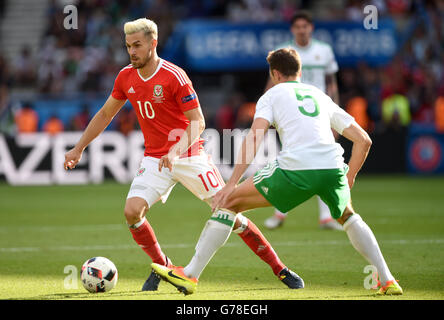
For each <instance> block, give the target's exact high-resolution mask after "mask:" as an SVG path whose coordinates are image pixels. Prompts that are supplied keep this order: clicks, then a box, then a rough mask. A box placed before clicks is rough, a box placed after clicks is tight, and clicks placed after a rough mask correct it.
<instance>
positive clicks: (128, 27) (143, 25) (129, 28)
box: [123, 18, 157, 40]
mask: <svg viewBox="0 0 444 320" xmlns="http://www.w3.org/2000/svg"><path fill="white" fill-rule="evenodd" d="M123 31H124V32H125V34H133V33H136V32H139V31H143V32H144V33H145V36H147V37H148V38H151V39H156V40H157V24H156V23H155V22H154V21H152V20H149V19H147V18H140V19H137V20H134V21H129V22H127V23H125V25H124V26H123Z"/></svg>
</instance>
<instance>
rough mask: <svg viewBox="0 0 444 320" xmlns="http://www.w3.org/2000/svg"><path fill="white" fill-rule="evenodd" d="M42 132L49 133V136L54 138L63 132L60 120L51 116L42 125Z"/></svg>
mask: <svg viewBox="0 0 444 320" xmlns="http://www.w3.org/2000/svg"><path fill="white" fill-rule="evenodd" d="M42 129H43V131H44V132H46V133H49V134H50V135H52V136H54V135H56V134H58V133H60V132H63V130H64V126H63V122H62V120H60V119H59V118H57V116H56V115H52V116H51V117H50V118H49V119H48V121H46V122H45V124H44V125H43V128H42Z"/></svg>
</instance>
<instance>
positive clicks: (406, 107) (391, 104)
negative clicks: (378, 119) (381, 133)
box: [382, 93, 411, 129]
mask: <svg viewBox="0 0 444 320" xmlns="http://www.w3.org/2000/svg"><path fill="white" fill-rule="evenodd" d="M382 120H383V122H384V124H385V125H386V127H391V128H394V129H397V128H400V127H407V126H408V125H409V124H410V120H411V115H410V103H409V100H408V99H407V97H405V96H404V95H402V94H399V93H395V94H392V95H390V96H388V97H387V98H385V99H384V100H383V101H382Z"/></svg>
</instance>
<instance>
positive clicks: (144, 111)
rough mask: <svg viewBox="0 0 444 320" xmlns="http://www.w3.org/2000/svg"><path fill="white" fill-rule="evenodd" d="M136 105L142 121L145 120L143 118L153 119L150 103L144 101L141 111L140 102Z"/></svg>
mask: <svg viewBox="0 0 444 320" xmlns="http://www.w3.org/2000/svg"><path fill="white" fill-rule="evenodd" d="M137 104H138V105H139V111H140V115H141V116H142V118H143V119H145V117H146V118H148V119H153V118H154V116H155V114H154V109H153V105H152V104H151V102H149V101H145V103H144V104H143V109H142V102H141V101H137ZM148 106H149V109H150V110H148Z"/></svg>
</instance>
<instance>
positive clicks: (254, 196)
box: [224, 177, 271, 212]
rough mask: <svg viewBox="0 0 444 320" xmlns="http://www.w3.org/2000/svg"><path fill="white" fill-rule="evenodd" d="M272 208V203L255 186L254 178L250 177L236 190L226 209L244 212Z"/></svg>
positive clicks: (227, 202) (230, 197)
mask: <svg viewBox="0 0 444 320" xmlns="http://www.w3.org/2000/svg"><path fill="white" fill-rule="evenodd" d="M270 206H271V204H270V202H268V200H267V199H265V198H264V196H263V195H262V194H260V193H259V191H258V190H257V189H256V187H255V186H254V183H253V177H250V178H248V179H246V180H245V181H244V182H242V183H241V184H240V185H239V186H237V187H236V189H234V191H233V193H232V194H231V195H230V196H229V197H228V199H227V201H226V203H225V206H224V207H225V209H228V210H230V211H233V212H244V211H247V210H251V209H255V208H263V207H270Z"/></svg>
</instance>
